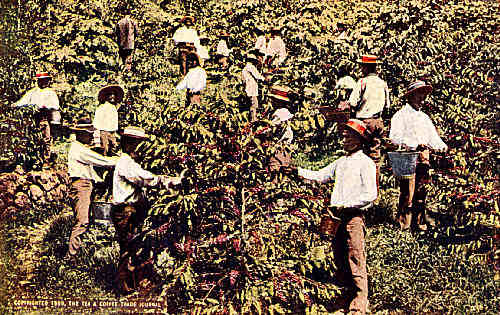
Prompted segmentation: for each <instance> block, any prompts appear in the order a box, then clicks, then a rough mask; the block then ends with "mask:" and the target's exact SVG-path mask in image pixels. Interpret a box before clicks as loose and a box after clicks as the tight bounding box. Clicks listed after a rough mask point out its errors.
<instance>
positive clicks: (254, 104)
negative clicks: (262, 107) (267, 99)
mask: <svg viewBox="0 0 500 315" xmlns="http://www.w3.org/2000/svg"><path fill="white" fill-rule="evenodd" d="M250 100H251V102H252V105H250V117H251V120H252V121H256V120H257V108H258V107H259V100H258V99H257V96H250Z"/></svg>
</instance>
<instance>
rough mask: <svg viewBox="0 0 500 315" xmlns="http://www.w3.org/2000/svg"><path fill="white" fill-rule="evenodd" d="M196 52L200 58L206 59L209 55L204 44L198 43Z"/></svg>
mask: <svg viewBox="0 0 500 315" xmlns="http://www.w3.org/2000/svg"><path fill="white" fill-rule="evenodd" d="M195 48H196V53H197V54H198V56H200V58H201V59H203V60H207V59H209V58H210V55H209V54H208V49H207V48H206V47H205V46H202V45H199V46H196V47H195Z"/></svg>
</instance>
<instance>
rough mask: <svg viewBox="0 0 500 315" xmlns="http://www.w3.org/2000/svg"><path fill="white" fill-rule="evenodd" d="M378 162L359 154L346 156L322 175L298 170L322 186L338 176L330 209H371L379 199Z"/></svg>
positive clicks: (301, 169)
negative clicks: (376, 163) (376, 164)
mask: <svg viewBox="0 0 500 315" xmlns="http://www.w3.org/2000/svg"><path fill="white" fill-rule="evenodd" d="M376 169H377V168H376V166H375V162H373V160H372V159H370V158H369V157H368V156H367V155H365V154H364V153H363V151H361V150H359V151H357V152H355V153H353V154H351V155H350V156H343V157H341V158H339V159H337V160H336V161H334V162H333V163H331V164H329V165H328V166H326V167H324V168H322V169H320V170H319V171H311V170H306V169H303V168H298V171H299V176H302V177H304V178H307V179H310V180H316V181H319V182H322V183H325V182H327V181H328V180H329V179H331V178H333V177H334V176H335V185H334V186H333V190H332V194H331V199H330V205H331V206H333V207H346V208H363V209H365V208H368V207H370V206H371V205H372V202H373V201H374V200H375V199H377V181H376Z"/></svg>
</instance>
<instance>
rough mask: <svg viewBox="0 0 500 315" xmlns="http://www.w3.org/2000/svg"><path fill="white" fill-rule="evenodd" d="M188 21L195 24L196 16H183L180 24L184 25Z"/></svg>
mask: <svg viewBox="0 0 500 315" xmlns="http://www.w3.org/2000/svg"><path fill="white" fill-rule="evenodd" d="M187 21H190V22H191V23H192V24H194V23H195V21H196V19H195V18H194V16H190V15H186V16H183V17H182V18H181V20H180V22H181V23H183V24H184V23H186V22H187Z"/></svg>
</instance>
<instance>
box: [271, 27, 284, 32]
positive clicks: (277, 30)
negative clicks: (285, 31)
mask: <svg viewBox="0 0 500 315" xmlns="http://www.w3.org/2000/svg"><path fill="white" fill-rule="evenodd" d="M281 29H282V27H281V26H276V25H275V26H272V27H271V30H270V31H271V33H279V32H281Z"/></svg>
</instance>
